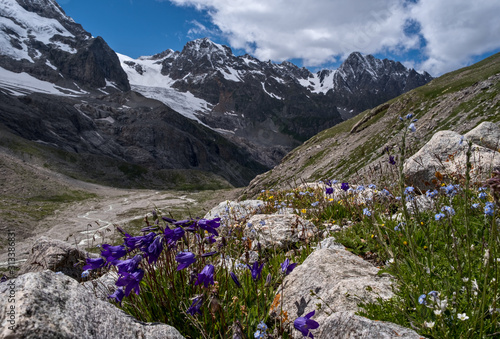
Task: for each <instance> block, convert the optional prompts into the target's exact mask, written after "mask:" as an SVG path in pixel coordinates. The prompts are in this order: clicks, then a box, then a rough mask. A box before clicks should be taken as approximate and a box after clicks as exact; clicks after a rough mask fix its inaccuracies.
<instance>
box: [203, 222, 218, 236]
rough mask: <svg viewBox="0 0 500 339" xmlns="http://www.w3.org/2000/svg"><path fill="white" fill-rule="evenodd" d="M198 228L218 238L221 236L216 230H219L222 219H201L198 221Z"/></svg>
mask: <svg viewBox="0 0 500 339" xmlns="http://www.w3.org/2000/svg"><path fill="white" fill-rule="evenodd" d="M198 226H199V227H200V228H201V229H204V230H205V231H207V232H208V233H212V234H214V235H216V236H217V235H219V233H217V230H216V228H218V227H219V226H220V218H215V219H212V220H208V219H200V220H198Z"/></svg>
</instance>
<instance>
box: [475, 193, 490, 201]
mask: <svg viewBox="0 0 500 339" xmlns="http://www.w3.org/2000/svg"><path fill="white" fill-rule="evenodd" d="M487 196H488V195H487V194H486V193H485V192H481V193H479V195H478V196H477V197H478V198H479V199H482V200H484V199H486V197H487Z"/></svg>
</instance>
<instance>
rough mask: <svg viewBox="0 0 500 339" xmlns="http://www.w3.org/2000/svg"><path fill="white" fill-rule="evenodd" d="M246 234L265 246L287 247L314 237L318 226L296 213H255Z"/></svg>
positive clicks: (253, 244)
mask: <svg viewBox="0 0 500 339" xmlns="http://www.w3.org/2000/svg"><path fill="white" fill-rule="evenodd" d="M244 232H245V236H247V237H248V238H249V239H251V240H253V242H252V248H255V246H257V242H259V243H260V245H261V246H262V247H263V248H267V247H279V248H287V247H289V246H290V245H292V244H294V243H297V242H299V241H301V240H306V239H310V238H312V237H314V235H315V234H316V233H317V232H318V228H317V227H316V226H315V225H314V224H313V223H312V222H310V221H307V220H305V219H303V218H301V217H299V216H298V215H296V214H255V215H253V216H252V217H250V219H249V220H248V223H247V227H245V229H244Z"/></svg>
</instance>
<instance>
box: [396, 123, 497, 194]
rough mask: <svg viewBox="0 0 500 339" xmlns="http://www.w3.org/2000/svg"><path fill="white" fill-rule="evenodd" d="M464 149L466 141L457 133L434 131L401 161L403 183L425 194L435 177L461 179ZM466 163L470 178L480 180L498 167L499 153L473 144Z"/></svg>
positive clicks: (464, 165) (463, 165)
mask: <svg viewBox="0 0 500 339" xmlns="http://www.w3.org/2000/svg"><path fill="white" fill-rule="evenodd" d="M481 130H482V128H481ZM471 134H472V135H475V134H476V133H475V132H473V133H471ZM467 149H468V142H467V139H466V138H465V137H462V136H461V135H460V134H458V133H456V132H453V131H439V132H437V133H436V134H434V136H433V137H432V138H431V140H429V142H428V143H427V144H425V145H424V146H423V147H422V148H421V149H420V150H419V151H418V152H417V153H415V154H414V155H413V156H412V157H410V158H409V159H408V160H406V161H405V164H404V169H403V173H404V175H405V177H406V181H407V182H408V184H410V185H413V186H414V187H415V188H417V189H419V190H421V191H425V190H427V189H431V188H434V187H435V186H436V184H438V178H437V177H436V175H437V176H438V177H439V176H440V174H441V175H443V176H447V177H449V178H464V177H465V170H466V159H467V157H466V152H467ZM470 161H471V164H472V170H471V179H472V180H473V181H480V180H484V179H486V178H487V177H488V176H489V174H490V173H491V170H492V169H494V168H497V167H499V166H500V153H499V152H496V151H493V150H491V149H488V148H485V147H481V146H478V145H475V144H474V145H473V146H472V154H471V158H470ZM436 172H439V173H440V174H436Z"/></svg>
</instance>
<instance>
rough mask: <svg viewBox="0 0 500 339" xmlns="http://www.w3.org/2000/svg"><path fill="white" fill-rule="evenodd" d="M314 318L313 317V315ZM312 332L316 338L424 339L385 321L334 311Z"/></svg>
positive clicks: (413, 332)
mask: <svg viewBox="0 0 500 339" xmlns="http://www.w3.org/2000/svg"><path fill="white" fill-rule="evenodd" d="M313 319H314V317H313ZM314 333H319V334H318V335H317V336H316V335H315V336H314V337H315V338H316V339H332V338H336V339H360V338H366V339H393V338H394V339H396V338H398V339H401V338H405V339H424V338H423V337H422V336H421V335H419V334H418V333H417V332H415V331H413V330H411V329H409V328H406V327H403V326H399V325H396V324H393V323H390V322H386V321H375V320H370V319H367V318H363V317H360V316H357V315H354V314H352V313H349V312H336V313H333V314H332V315H331V316H329V317H328V318H326V319H325V321H324V323H323V325H322V326H320V327H319V328H318V329H317V330H316V331H315V332H314Z"/></svg>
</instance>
